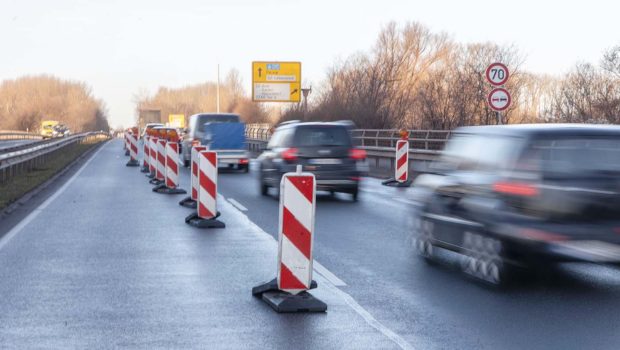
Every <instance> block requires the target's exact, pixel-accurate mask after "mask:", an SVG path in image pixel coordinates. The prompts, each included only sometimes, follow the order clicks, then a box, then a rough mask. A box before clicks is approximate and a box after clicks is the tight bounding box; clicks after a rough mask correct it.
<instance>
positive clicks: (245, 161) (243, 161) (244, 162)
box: [239, 158, 250, 164]
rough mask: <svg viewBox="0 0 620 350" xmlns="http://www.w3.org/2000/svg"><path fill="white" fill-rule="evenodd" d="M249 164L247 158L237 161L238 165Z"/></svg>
mask: <svg viewBox="0 0 620 350" xmlns="http://www.w3.org/2000/svg"><path fill="white" fill-rule="evenodd" d="M249 162H250V160H249V159H247V158H241V159H239V164H248V163H249Z"/></svg>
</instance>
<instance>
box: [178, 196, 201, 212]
mask: <svg viewBox="0 0 620 350" xmlns="http://www.w3.org/2000/svg"><path fill="white" fill-rule="evenodd" d="M197 204H198V202H196V201H195V200H193V199H192V197H190V196H187V197H185V198H183V199H182V200H181V201H180V202H179V205H180V206H183V207H185V208H191V209H196V206H197Z"/></svg>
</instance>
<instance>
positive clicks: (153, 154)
mask: <svg viewBox="0 0 620 350" xmlns="http://www.w3.org/2000/svg"><path fill="white" fill-rule="evenodd" d="M157 141H158V138H157V137H155V136H150V137H149V173H148V174H147V175H146V177H148V178H150V179H154V178H155V174H156V172H157Z"/></svg>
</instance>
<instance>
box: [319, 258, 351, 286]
mask: <svg viewBox="0 0 620 350" xmlns="http://www.w3.org/2000/svg"><path fill="white" fill-rule="evenodd" d="M313 266H314V271H316V272H318V273H319V274H320V275H322V276H323V277H325V279H326V280H328V281H329V282H331V284H333V285H334V286H336V287H346V286H347V284H346V283H344V281H343V280H341V279H340V278H338V276H336V275H334V274H333V273H332V272H331V271H329V270H328V269H327V268H326V267H325V266H323V265H322V264H321V263H320V262H318V261H316V260H314V264H313Z"/></svg>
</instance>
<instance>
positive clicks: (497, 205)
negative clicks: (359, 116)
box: [413, 124, 620, 285]
mask: <svg viewBox="0 0 620 350" xmlns="http://www.w3.org/2000/svg"><path fill="white" fill-rule="evenodd" d="M431 169H432V171H433V172H434V173H435V174H426V175H421V176H419V177H418V178H417V179H416V182H415V185H414V190H415V191H416V193H417V195H418V198H419V200H420V204H421V205H420V207H419V209H418V210H417V211H414V218H415V220H414V228H413V230H414V233H415V240H414V241H415V247H416V248H417V250H418V252H419V253H420V254H421V255H422V256H424V257H425V258H427V259H431V260H432V259H435V258H437V255H436V254H437V248H443V249H447V250H451V251H455V252H458V253H460V254H461V256H460V257H461V260H460V262H461V266H460V267H461V269H462V271H463V272H465V273H467V274H469V275H471V276H473V277H475V278H478V279H480V280H482V281H485V282H488V283H490V284H494V285H495V284H501V283H503V282H504V281H506V279H507V276H509V272H510V271H511V270H514V267H532V266H540V265H539V264H541V263H544V264H548V263H550V262H561V261H586V262H594V263H618V262H620V127H618V126H595V125H578V124H575V125H557V124H556V125H553V124H546V125H515V126H486V127H466V128H460V129H457V130H456V131H455V133H454V136H453V137H452V138H451V139H450V140H449V141H448V143H447V145H446V148H445V150H444V151H443V152H442V154H441V156H440V158H439V160H438V161H436V162H435V163H434V164H433V165H432V166H431Z"/></svg>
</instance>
